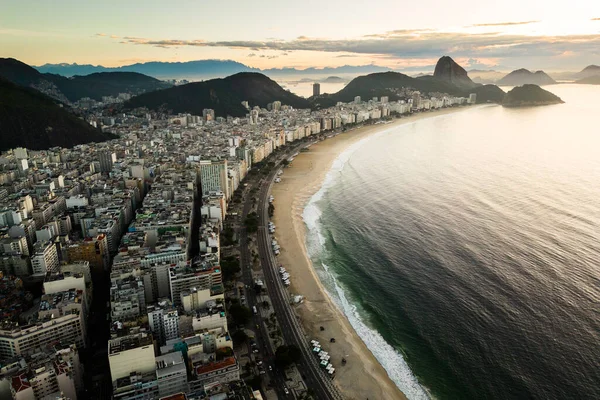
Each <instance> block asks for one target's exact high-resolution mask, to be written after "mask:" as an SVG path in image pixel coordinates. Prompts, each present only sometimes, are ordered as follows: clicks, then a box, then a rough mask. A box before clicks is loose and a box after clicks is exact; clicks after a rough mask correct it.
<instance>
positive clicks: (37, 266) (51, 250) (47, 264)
mask: <svg viewBox="0 0 600 400" xmlns="http://www.w3.org/2000/svg"><path fill="white" fill-rule="evenodd" d="M58 265H59V261H58V252H57V251H56V246H55V245H54V243H52V242H38V243H36V244H35V247H34V252H33V254H32V256H31V268H32V270H33V275H39V276H46V274H47V273H48V272H56V271H57V270H58Z"/></svg>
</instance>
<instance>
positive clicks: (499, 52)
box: [0, 0, 600, 70]
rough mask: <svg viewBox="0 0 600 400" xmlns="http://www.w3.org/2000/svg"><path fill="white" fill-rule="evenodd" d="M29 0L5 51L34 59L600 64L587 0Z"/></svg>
mask: <svg viewBox="0 0 600 400" xmlns="http://www.w3.org/2000/svg"><path fill="white" fill-rule="evenodd" d="M30 5H31V7H25V6H24V5H23V4H22V3H19V4H17V3H7V4H4V5H3V11H4V12H3V13H2V16H0V33H2V35H0V47H1V48H2V49H3V51H2V53H1V54H0V55H1V56H3V57H14V58H17V59H19V60H22V61H24V62H26V63H28V64H32V65H42V64H45V63H63V62H64V63H78V64H93V65H104V66H108V67H113V66H121V65H127V64H132V63H136V62H149V61H165V62H174V61H191V60H200V59H231V60H235V61H238V62H242V63H244V64H246V65H249V66H251V67H256V68H261V69H266V68H282V67H296V68H301V69H302V68H308V67H336V66H341V65H367V64H376V65H380V66H384V67H388V68H392V69H396V70H403V69H405V70H410V69H419V68H423V69H429V68H430V67H431V66H432V65H434V64H435V60H436V59H437V58H438V57H439V56H441V55H444V54H447V55H450V56H452V57H454V58H455V59H457V60H458V61H459V62H461V63H463V64H464V65H465V66H467V67H468V68H484V69H491V68H497V69H511V68H517V67H525V68H532V69H537V68H539V69H541V68H544V69H548V70H579V69H581V68H583V67H585V66H586V65H589V64H594V63H596V64H598V63H600V7H599V6H597V5H594V4H593V3H592V2H588V1H579V2H577V1H576V2H574V4H573V6H572V7H569V8H563V7H561V6H559V5H555V4H545V3H543V2H541V1H538V0H535V1H531V2H528V4H527V5H523V4H521V3H520V2H517V1H516V0H509V1H507V2H504V3H503V4H502V7H499V6H496V5H495V4H493V3H492V2H490V1H487V0H486V1H481V2H478V3H476V4H470V5H469V8H468V9H467V8H461V9H448V6H447V4H445V3H442V2H441V1H438V0H435V1H433V2H430V3H428V4H427V5H422V6H419V5H416V6H414V7H411V8H410V9H408V8H407V7H405V5H403V4H402V3H398V2H391V1H384V2H382V3H378V5H377V7H363V8H361V9H360V12H357V8H356V7H354V6H352V5H351V4H349V3H348V2H342V1H338V0H333V1H329V2H327V3H322V2H319V3H317V2H314V1H307V2H302V3H301V4H261V3H258V4H236V2H234V1H225V2H221V3H219V4H218V5H211V6H202V5H198V4H197V3H195V2H190V1H179V2H175V3H169V4H165V5H153V7H147V6H146V4H144V3H142V2H140V1H137V0H134V1H130V2H128V3H127V5H122V4H118V3H116V2H114V1H112V0H111V1H105V2H102V3H99V2H93V3H91V4H87V3H86V4H85V5H84V6H82V5H81V4H80V3H75V2H73V1H70V0H61V1H57V2H53V3H52V4H46V3H45V2H37V1H34V2H30ZM435 9H440V10H445V11H444V12H440V13H437V12H432V10H435ZM115 10H119V11H118V12H116V11H115ZM515 10H518V12H516V11H515ZM332 16H333V17H332Z"/></svg>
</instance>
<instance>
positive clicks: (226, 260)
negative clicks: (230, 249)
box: [221, 256, 242, 282]
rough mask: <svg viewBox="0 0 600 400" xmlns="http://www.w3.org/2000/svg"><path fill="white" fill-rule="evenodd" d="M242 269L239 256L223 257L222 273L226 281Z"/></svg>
mask: <svg viewBox="0 0 600 400" xmlns="http://www.w3.org/2000/svg"><path fill="white" fill-rule="evenodd" d="M241 270H242V269H241V268H240V260H239V259H238V258H237V257H234V256H229V257H223V258H222V259H221V274H222V275H223V280H224V281H225V282H229V281H231V280H233V278H235V275H236V274H237V273H238V272H240V271H241Z"/></svg>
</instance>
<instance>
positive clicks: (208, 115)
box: [202, 108, 215, 121]
mask: <svg viewBox="0 0 600 400" xmlns="http://www.w3.org/2000/svg"><path fill="white" fill-rule="evenodd" d="M202 118H204V120H205V121H213V120H214V119H215V110H212V109H210V108H205V109H204V110H202Z"/></svg>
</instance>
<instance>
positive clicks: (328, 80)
mask: <svg viewBox="0 0 600 400" xmlns="http://www.w3.org/2000/svg"><path fill="white" fill-rule="evenodd" d="M320 82H321V83H345V82H347V81H346V80H345V79H344V78H340V77H339V76H328V77H327V78H325V79H322V80H321V81H320Z"/></svg>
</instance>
